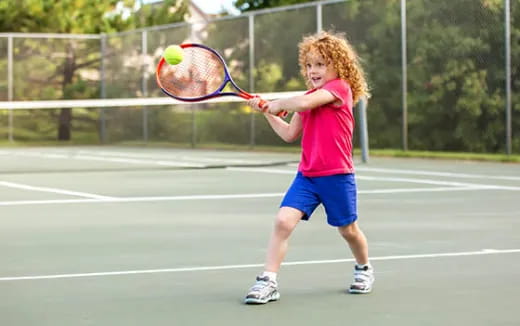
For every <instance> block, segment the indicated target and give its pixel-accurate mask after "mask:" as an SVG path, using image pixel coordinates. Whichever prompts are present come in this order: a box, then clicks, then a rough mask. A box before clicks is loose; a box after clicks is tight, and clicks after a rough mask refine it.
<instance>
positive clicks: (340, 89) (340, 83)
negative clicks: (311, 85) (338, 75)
mask: <svg viewBox="0 0 520 326" xmlns="http://www.w3.org/2000/svg"><path fill="white" fill-rule="evenodd" d="M322 89H325V90H327V91H329V92H330V93H331V94H332V95H334V97H336V98H337V99H338V100H340V101H341V105H340V106H343V105H348V104H349V103H351V102H352V101H351V100H350V99H351V98H352V91H351V90H350V86H349V85H348V84H347V82H346V81H344V80H342V79H334V80H331V81H329V82H328V83H326V84H325V85H323V87H322Z"/></svg>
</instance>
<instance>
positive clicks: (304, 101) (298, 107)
mask: <svg viewBox="0 0 520 326" xmlns="http://www.w3.org/2000/svg"><path fill="white" fill-rule="evenodd" d="M331 102H337V103H338V104H340V100H338V99H337V98H336V97H335V96H334V95H332V93H330V92H329V91H327V90H324V89H318V90H316V91H315V92H312V93H309V94H305V95H299V96H293V97H288V98H282V99H279V100H275V101H269V102H267V104H266V105H265V106H264V107H263V110H264V112H268V113H271V114H274V115H276V114H278V113H279V112H281V111H283V110H286V111H289V112H301V111H307V110H312V109H315V108H317V107H320V106H322V105H325V104H328V103H331Z"/></svg>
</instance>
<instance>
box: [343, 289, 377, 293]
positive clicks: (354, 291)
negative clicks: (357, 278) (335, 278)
mask: <svg viewBox="0 0 520 326" xmlns="http://www.w3.org/2000/svg"><path fill="white" fill-rule="evenodd" d="M348 292H349V293H352V294H367V293H370V292H372V288H370V289H365V290H357V289H349V290H348Z"/></svg>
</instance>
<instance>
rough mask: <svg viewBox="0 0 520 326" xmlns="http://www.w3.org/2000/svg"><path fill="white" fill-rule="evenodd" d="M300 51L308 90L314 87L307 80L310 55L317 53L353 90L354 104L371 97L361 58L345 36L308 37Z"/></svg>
mask: <svg viewBox="0 0 520 326" xmlns="http://www.w3.org/2000/svg"><path fill="white" fill-rule="evenodd" d="M298 49H299V52H298V55H299V56H298V62H299V65H300V72H301V74H302V76H303V78H305V83H306V84H307V87H308V88H311V87H312V86H311V83H310V80H308V79H307V66H306V63H307V61H308V55H309V53H311V52H314V51H316V52H317V53H319V54H320V55H321V56H322V57H323V58H324V59H325V61H326V62H327V64H332V65H333V67H334V70H335V71H336V72H337V74H338V77H339V78H340V79H343V80H344V81H346V82H348V84H349V85H350V88H351V89H352V99H353V101H354V104H355V103H357V102H358V101H359V99H360V98H361V97H363V96H364V97H367V98H368V97H370V93H369V90H368V85H367V82H366V80H365V73H364V71H363V68H362V67H361V64H360V63H359V57H358V55H357V53H356V51H355V50H354V48H353V47H352V45H350V43H349V42H348V41H347V39H346V37H345V36H344V35H343V34H336V33H332V32H320V33H317V34H314V35H311V36H306V37H304V38H303V40H302V41H301V42H300V43H299V44H298Z"/></svg>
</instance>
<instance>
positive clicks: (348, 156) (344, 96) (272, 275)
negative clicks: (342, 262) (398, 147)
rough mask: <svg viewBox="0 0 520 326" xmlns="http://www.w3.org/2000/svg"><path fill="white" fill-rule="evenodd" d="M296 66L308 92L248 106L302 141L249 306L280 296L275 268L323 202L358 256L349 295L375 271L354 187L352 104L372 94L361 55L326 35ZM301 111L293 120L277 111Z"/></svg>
mask: <svg viewBox="0 0 520 326" xmlns="http://www.w3.org/2000/svg"><path fill="white" fill-rule="evenodd" d="M298 47H299V59H298V61H299V65H300V71H301V74H302V76H303V77H304V78H305V81H306V84H307V87H308V88H309V91H307V92H306V93H305V94H304V95H300V96H295V97H291V98H285V99H280V100H275V101H269V102H267V103H266V104H264V106H263V107H260V106H259V103H260V100H259V98H254V99H252V100H250V101H249V102H248V104H249V105H250V106H251V107H253V108H254V109H256V110H259V111H262V112H264V116H265V117H266V119H267V121H268V122H269V124H270V126H271V127H272V128H273V130H274V131H275V132H276V133H277V134H278V135H279V136H280V137H281V138H282V139H283V140H284V141H286V142H292V141H295V140H296V139H298V138H299V137H300V136H301V137H302V139H301V147H302V154H301V161H300V164H299V166H298V173H297V175H296V177H295V179H294V181H293V183H292V184H291V186H290V187H289V190H288V191H287V193H286V194H285V197H284V199H283V200H282V203H281V205H280V209H279V211H278V214H277V216H276V221H275V225H274V230H273V232H272V234H271V238H270V240H269V245H268V248H267V257H266V261H265V266H264V267H265V270H264V272H263V273H261V274H260V275H259V276H257V278H256V283H255V284H254V285H253V286H252V287H251V289H250V290H249V292H248V294H247V295H246V298H245V303H248V304H260V303H267V302H269V301H276V300H278V299H279V298H280V293H279V292H278V283H277V280H276V278H277V273H278V270H279V269H280V265H281V263H282V260H283V259H284V257H285V254H286V252H287V246H288V239H289V236H290V235H291V233H292V231H293V230H294V228H295V227H296V225H297V224H298V222H299V221H300V220H308V219H309V218H310V217H311V215H312V213H313V211H314V209H315V208H316V207H317V206H318V205H320V204H323V206H324V208H325V212H326V214H327V222H328V223H329V224H330V225H332V226H334V227H337V228H338V230H339V233H340V234H341V236H342V237H343V238H344V239H345V240H346V242H347V243H348V245H349V247H350V249H351V251H352V254H353V255H354V257H355V259H356V265H355V266H354V281H353V282H352V284H351V285H350V287H349V292H350V293H368V292H370V291H371V290H372V284H373V282H374V270H373V268H372V266H371V265H370V262H369V259H368V245H367V240H366V237H365V235H364V234H363V232H362V231H361V229H360V228H359V226H358V224H357V222H356V221H357V190H356V183H355V178H354V166H353V161H352V135H353V129H354V116H353V110H352V108H353V106H354V105H355V104H356V103H357V102H358V100H360V98H361V97H363V96H365V97H368V96H369V93H368V87H367V83H366V81H365V77H364V72H363V69H362V68H361V65H360V64H359V61H358V57H357V55H356V53H355V51H354V49H353V48H352V46H351V45H350V44H349V43H348V42H347V40H346V39H345V38H344V37H343V36H341V35H338V34H334V33H330V32H321V33H318V34H316V35H313V36H309V37H305V38H304V39H303V41H302V42H301V43H300V44H299V46H298ZM282 110H286V111H289V112H291V111H292V112H296V113H295V114H293V116H292V118H291V120H290V122H289V123H287V122H285V121H284V120H282V119H281V118H279V117H277V116H276V114H277V113H279V112H280V111H282Z"/></svg>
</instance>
